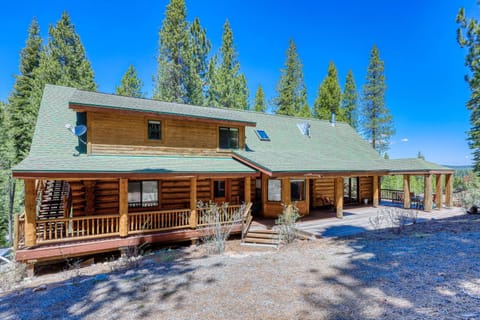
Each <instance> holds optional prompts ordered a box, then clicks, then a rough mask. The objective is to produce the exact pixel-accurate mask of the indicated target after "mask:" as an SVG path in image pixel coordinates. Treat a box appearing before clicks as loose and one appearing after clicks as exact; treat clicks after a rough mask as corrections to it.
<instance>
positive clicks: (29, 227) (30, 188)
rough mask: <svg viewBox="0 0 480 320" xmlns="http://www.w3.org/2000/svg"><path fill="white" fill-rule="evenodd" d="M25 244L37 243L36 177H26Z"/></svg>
mask: <svg viewBox="0 0 480 320" xmlns="http://www.w3.org/2000/svg"><path fill="white" fill-rule="evenodd" d="M24 181H25V246H26V247H32V246H34V245H36V244H37V194H36V192H35V179H25V180H24Z"/></svg>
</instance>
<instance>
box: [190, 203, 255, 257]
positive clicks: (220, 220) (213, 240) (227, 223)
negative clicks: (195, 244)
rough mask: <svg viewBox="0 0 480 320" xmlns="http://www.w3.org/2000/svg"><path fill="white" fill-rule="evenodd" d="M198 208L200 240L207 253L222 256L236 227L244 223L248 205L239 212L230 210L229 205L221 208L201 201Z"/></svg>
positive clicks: (243, 206) (224, 204) (223, 205)
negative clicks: (244, 214) (244, 213)
mask: <svg viewBox="0 0 480 320" xmlns="http://www.w3.org/2000/svg"><path fill="white" fill-rule="evenodd" d="M197 208H198V209H199V212H201V214H200V219H199V220H200V224H201V226H200V227H199V228H198V229H199V230H200V233H201V236H200V239H201V240H202V242H203V243H205V245H206V247H207V251H208V252H209V253H212V254H222V253H223V252H224V251H225V244H226V242H227V239H228V238H229V237H230V233H231V232H232V230H233V227H234V226H235V225H238V224H241V223H242V215H243V212H244V211H245V208H246V205H245V204H242V205H241V206H240V208H239V209H238V210H229V209H228V203H223V204H222V205H221V206H219V205H217V204H216V203H213V202H208V203H204V202H202V201H199V203H198V205H197Z"/></svg>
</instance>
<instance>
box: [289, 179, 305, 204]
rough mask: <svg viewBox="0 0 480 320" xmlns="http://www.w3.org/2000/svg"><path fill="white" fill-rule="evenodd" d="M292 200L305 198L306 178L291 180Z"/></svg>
mask: <svg viewBox="0 0 480 320" xmlns="http://www.w3.org/2000/svg"><path fill="white" fill-rule="evenodd" d="M290 200H291V201H304V200H305V180H290Z"/></svg>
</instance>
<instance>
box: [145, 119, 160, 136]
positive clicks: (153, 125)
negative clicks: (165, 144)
mask: <svg viewBox="0 0 480 320" xmlns="http://www.w3.org/2000/svg"><path fill="white" fill-rule="evenodd" d="M148 139H149V140H161V139H162V123H161V122H160V121H152V120H150V121H148Z"/></svg>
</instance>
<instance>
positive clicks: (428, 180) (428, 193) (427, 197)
mask: <svg viewBox="0 0 480 320" xmlns="http://www.w3.org/2000/svg"><path fill="white" fill-rule="evenodd" d="M423 179H424V181H425V183H424V185H425V192H424V199H423V201H424V204H423V205H424V210H425V211H427V212H429V211H432V175H431V174H426V175H425V176H424V177H423Z"/></svg>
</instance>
